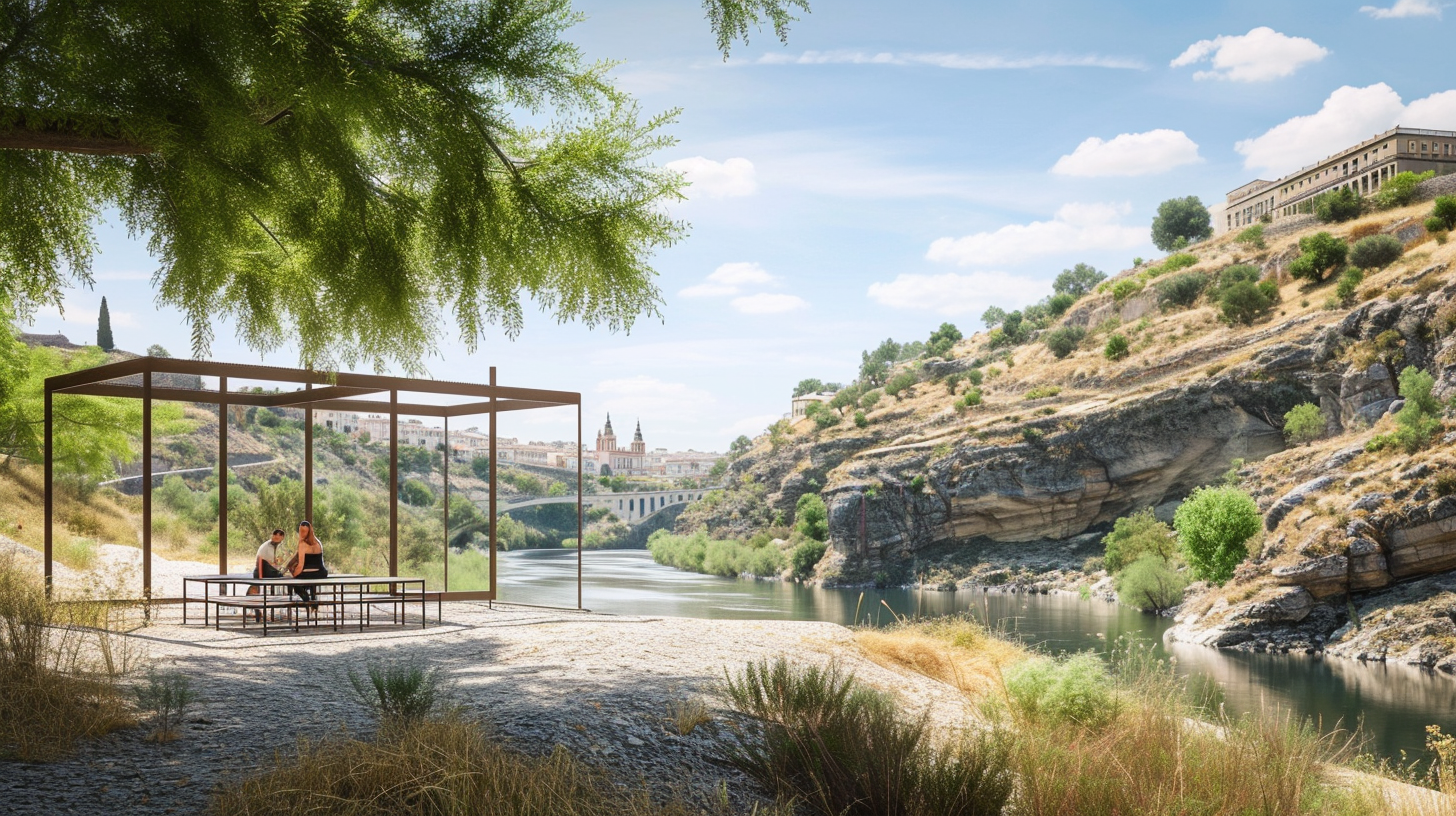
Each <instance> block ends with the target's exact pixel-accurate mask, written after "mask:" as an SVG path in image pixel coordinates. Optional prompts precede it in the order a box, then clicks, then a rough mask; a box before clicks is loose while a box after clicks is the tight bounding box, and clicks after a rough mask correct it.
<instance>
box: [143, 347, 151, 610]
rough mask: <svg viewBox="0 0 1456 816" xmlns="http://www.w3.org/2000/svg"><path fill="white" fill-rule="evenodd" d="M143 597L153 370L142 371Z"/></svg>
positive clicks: (147, 580)
mask: <svg viewBox="0 0 1456 816" xmlns="http://www.w3.org/2000/svg"><path fill="white" fill-rule="evenodd" d="M142 598H144V599H146V600H151V598H152V372H150V371H145V372H143V373H142Z"/></svg>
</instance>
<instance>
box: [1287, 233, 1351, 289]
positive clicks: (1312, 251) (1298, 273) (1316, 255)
mask: <svg viewBox="0 0 1456 816" xmlns="http://www.w3.org/2000/svg"><path fill="white" fill-rule="evenodd" d="M1299 251H1300V256H1299V257H1298V258H1296V259H1295V260H1294V262H1292V263H1291V264H1290V265H1289V274H1291V275H1293V276H1294V277H1296V278H1304V279H1306V280H1309V281H1311V282H1314V283H1318V282H1319V281H1322V280H1324V278H1325V273H1327V272H1329V271H1330V270H1331V269H1333V268H1335V267H1337V266H1338V267H1343V266H1344V265H1345V258H1346V257H1347V255H1348V254H1349V251H1350V247H1349V245H1348V244H1346V243H1345V239H1343V238H1336V237H1335V236H1333V235H1331V234H1329V233H1328V232H1317V233H1315V234H1314V235H1306V236H1304V237H1303V238H1300V239H1299Z"/></svg>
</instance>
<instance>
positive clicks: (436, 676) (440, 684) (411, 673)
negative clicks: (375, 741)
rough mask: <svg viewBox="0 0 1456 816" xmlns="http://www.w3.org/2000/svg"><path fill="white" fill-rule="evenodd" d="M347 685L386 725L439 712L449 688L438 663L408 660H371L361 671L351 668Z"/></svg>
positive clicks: (416, 719) (419, 719)
mask: <svg viewBox="0 0 1456 816" xmlns="http://www.w3.org/2000/svg"><path fill="white" fill-rule="evenodd" d="M349 685H350V686H351V687H353V689H354V695H355V697H357V698H358V700H359V702H361V703H363V704H364V706H365V707H366V708H368V709H369V710H370V711H371V712H373V713H374V716H375V717H376V718H378V719H379V721H380V722H381V723H383V724H386V725H397V724H402V723H414V722H420V721H422V720H424V719H425V718H427V717H429V716H430V715H432V714H435V713H438V711H439V710H440V709H441V707H442V706H444V705H445V704H446V702H447V700H448V698H449V695H450V690H451V689H450V683H449V681H448V679H447V678H446V677H445V675H444V673H443V672H442V671H441V669H440V667H438V666H428V667H427V666H425V665H424V664H422V663H419V662H417V661H411V660H403V661H395V662H391V663H370V664H369V665H368V666H366V667H365V669H364V674H362V675H361V674H359V673H358V672H355V671H354V670H352V669H350V670H349Z"/></svg>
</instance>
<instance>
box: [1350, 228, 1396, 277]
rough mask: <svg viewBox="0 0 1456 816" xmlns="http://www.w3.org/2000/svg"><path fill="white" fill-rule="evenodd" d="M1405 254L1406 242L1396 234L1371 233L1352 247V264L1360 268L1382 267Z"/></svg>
mask: <svg viewBox="0 0 1456 816" xmlns="http://www.w3.org/2000/svg"><path fill="white" fill-rule="evenodd" d="M1404 254H1405V244H1402V243H1401V242H1400V239H1399V238H1396V237H1395V236H1394V235H1369V236H1366V237H1364V238H1361V239H1360V240H1358V241H1356V242H1355V245H1354V246H1353V247H1350V264H1351V265H1352V266H1354V267H1356V268H1358V269H1381V268H1383V267H1387V266H1390V265H1391V264H1393V263H1395V262H1396V261H1398V260H1400V256H1401V255H1404Z"/></svg>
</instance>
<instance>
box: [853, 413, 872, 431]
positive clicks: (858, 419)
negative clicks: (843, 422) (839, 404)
mask: <svg viewBox="0 0 1456 816" xmlns="http://www.w3.org/2000/svg"><path fill="white" fill-rule="evenodd" d="M869 424H870V420H869V417H866V416H865V412H864V411H855V412H854V427H856V428H864V427H867V426H868V425H869Z"/></svg>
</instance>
